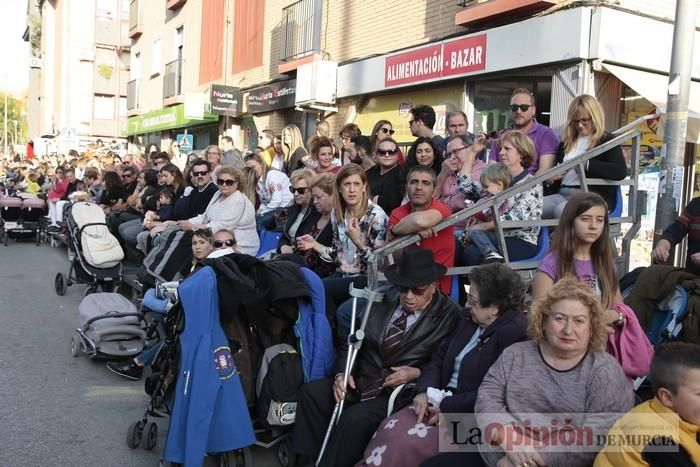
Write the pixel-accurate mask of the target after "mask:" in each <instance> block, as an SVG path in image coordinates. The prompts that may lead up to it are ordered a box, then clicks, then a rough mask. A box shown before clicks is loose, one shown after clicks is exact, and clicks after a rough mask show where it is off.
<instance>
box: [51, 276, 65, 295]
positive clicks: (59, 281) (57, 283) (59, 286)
mask: <svg viewBox="0 0 700 467" xmlns="http://www.w3.org/2000/svg"><path fill="white" fill-rule="evenodd" d="M53 285H54V288H55V289H56V295H58V296H60V297H63V296H64V295H65V294H66V290H68V284H67V283H66V276H64V275H63V273H60V272H59V273H58V274H56V279H54V281H53Z"/></svg>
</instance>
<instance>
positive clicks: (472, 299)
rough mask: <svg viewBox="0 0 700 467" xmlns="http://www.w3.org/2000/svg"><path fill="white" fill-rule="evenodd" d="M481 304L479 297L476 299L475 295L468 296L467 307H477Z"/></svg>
mask: <svg viewBox="0 0 700 467" xmlns="http://www.w3.org/2000/svg"><path fill="white" fill-rule="evenodd" d="M479 303H480V302H479V298H478V297H476V296H474V295H472V294H467V305H469V306H476V305H478V304H479Z"/></svg>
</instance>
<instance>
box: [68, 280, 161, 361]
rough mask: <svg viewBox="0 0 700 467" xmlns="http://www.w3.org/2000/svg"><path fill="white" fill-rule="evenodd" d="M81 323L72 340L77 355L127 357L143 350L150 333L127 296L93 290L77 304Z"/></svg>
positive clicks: (73, 352) (73, 349) (72, 349)
mask: <svg viewBox="0 0 700 467" xmlns="http://www.w3.org/2000/svg"><path fill="white" fill-rule="evenodd" d="M78 310H79V317H80V318H79V319H80V326H81V327H79V328H77V329H76V330H75V331H76V334H75V335H74V336H73V337H72V339H71V353H72V354H73V356H74V357H77V356H78V355H80V353H81V352H85V353H86V354H87V356H88V357H90V358H95V357H103V358H114V357H116V358H126V357H133V356H135V355H138V354H139V353H141V351H142V350H143V348H144V345H145V343H146V336H147V333H146V331H145V329H144V328H145V322H144V320H143V315H142V314H141V313H139V312H138V310H137V309H136V306H135V305H134V304H133V303H131V302H130V301H129V300H128V299H127V298H126V297H124V296H122V295H119V294H117V293H94V294H90V295H88V296H87V297H85V298H84V299H83V300H82V301H81V302H80V305H79V306H78Z"/></svg>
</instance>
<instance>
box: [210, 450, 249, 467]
mask: <svg viewBox="0 0 700 467" xmlns="http://www.w3.org/2000/svg"><path fill="white" fill-rule="evenodd" d="M218 461H219V463H218V466H219V467H253V453H252V452H251V450H250V448H243V449H238V450H236V451H230V452H225V453H223V454H219V459H218Z"/></svg>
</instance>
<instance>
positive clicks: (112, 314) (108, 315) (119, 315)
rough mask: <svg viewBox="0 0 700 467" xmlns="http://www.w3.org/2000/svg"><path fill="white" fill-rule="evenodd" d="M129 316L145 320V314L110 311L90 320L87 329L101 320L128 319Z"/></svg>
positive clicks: (86, 324)
mask: <svg viewBox="0 0 700 467" xmlns="http://www.w3.org/2000/svg"><path fill="white" fill-rule="evenodd" d="M129 316H136V317H137V318H139V319H140V320H143V313H120V312H118V311H108V312H107V313H105V314H102V315H99V316H95V317H94V318H90V319H89V320H88V321H87V323H85V327H87V326H90V325H91V324H92V323H94V322H95V321H99V320H101V319H108V318H126V317H129Z"/></svg>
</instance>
